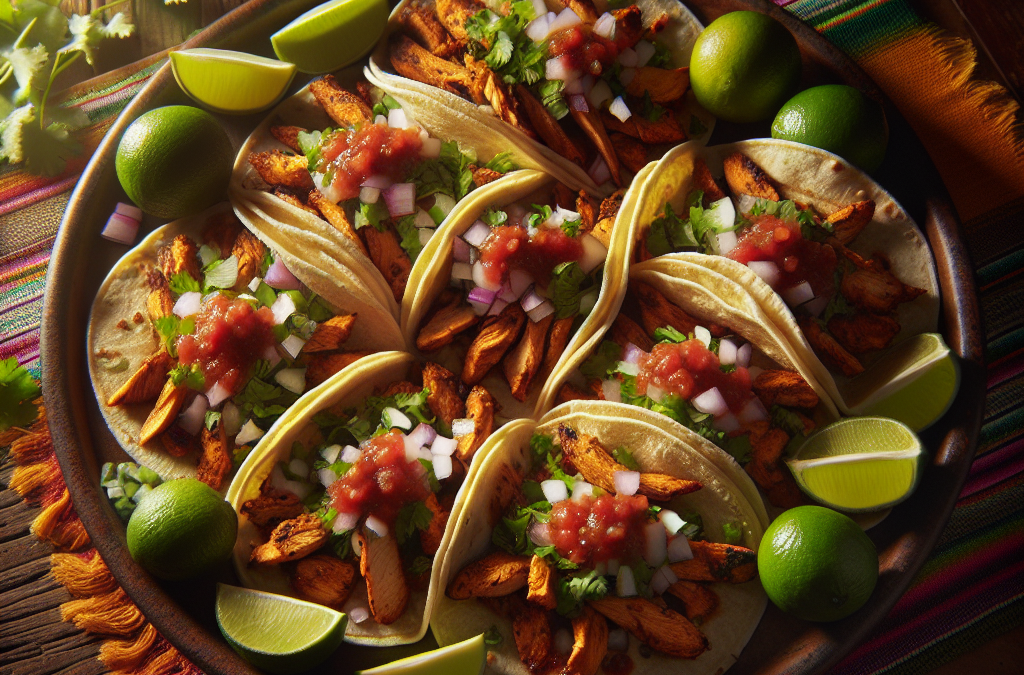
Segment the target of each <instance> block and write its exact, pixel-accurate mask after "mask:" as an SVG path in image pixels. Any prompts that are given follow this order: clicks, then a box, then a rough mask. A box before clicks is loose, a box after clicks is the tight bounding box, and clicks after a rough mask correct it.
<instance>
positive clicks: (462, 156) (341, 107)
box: [231, 69, 516, 318]
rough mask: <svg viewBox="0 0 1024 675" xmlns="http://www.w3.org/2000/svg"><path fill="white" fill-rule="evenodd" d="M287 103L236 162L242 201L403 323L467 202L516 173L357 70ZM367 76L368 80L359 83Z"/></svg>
mask: <svg viewBox="0 0 1024 675" xmlns="http://www.w3.org/2000/svg"><path fill="white" fill-rule="evenodd" d="M338 77H341V78H342V79H343V81H346V82H351V83H352V84H351V86H348V87H347V88H343V87H342V85H341V84H339V82H338V80H337V79H335V77H334V76H331V75H325V76H324V77H322V78H319V79H316V80H314V81H312V82H311V83H310V84H309V85H308V86H307V87H305V88H304V89H303V90H302V91H300V92H299V93H297V94H295V95H294V96H292V97H290V98H288V99H286V100H285V101H283V102H282V103H281V104H279V105H278V106H277V107H276V108H275V109H274V111H273V112H272V113H271V115H270V116H269V117H268V118H267V119H266V120H265V121H264V122H263V123H262V124H261V125H260V126H259V127H257V128H256V130H255V131H254V132H253V133H252V134H251V135H250V136H249V139H248V140H247V141H246V143H245V144H244V145H243V146H242V149H241V151H240V152H239V154H238V156H237V159H236V161H235V169H234V175H233V177H232V183H231V186H232V187H231V199H232V203H233V205H234V207H235V210H236V212H237V213H238V215H239V217H240V218H241V219H242V221H243V222H244V223H245V224H246V225H247V226H248V227H249V228H250V229H252V230H253V231H254V232H256V233H258V234H259V235H260V236H262V237H265V238H267V239H269V240H272V241H273V242H275V244H276V245H278V246H280V247H282V248H283V249H286V250H288V251H290V252H291V253H292V254H293V255H295V256H296V257H304V256H309V255H312V254H314V253H315V252H317V251H326V252H327V253H328V254H330V255H331V256H333V257H334V258H336V259H337V260H338V261H339V262H341V263H342V264H344V265H346V266H347V267H349V268H350V269H351V270H353V271H354V272H355V273H356V274H357V275H359V276H361V277H362V279H363V281H364V284H365V286H366V288H367V289H369V291H370V292H371V293H373V295H374V297H376V298H377V300H378V301H379V302H380V303H381V304H382V305H384V306H385V307H388V308H389V309H391V311H392V313H393V314H394V316H395V317H396V318H397V317H398V307H399V304H400V303H401V301H402V298H403V296H404V295H405V291H406V288H407V287H408V280H409V275H410V272H411V271H412V268H413V265H414V264H415V262H416V260H417V258H418V257H419V255H420V252H421V251H422V249H423V247H424V245H426V243H427V242H428V241H429V240H430V238H431V236H432V235H433V234H434V232H435V231H436V229H437V228H438V226H439V225H440V224H441V223H442V222H444V220H445V219H446V218H447V216H448V214H449V213H451V212H452V210H453V209H455V207H456V205H457V204H458V203H459V202H460V201H462V200H463V199H464V198H465V197H466V195H468V194H470V193H471V192H472V191H473V190H475V189H476V188H478V187H479V186H481V185H485V184H487V183H490V182H493V181H495V180H498V179H500V178H501V177H502V176H503V175H505V174H506V173H508V172H510V171H512V170H513V169H515V168H516V165H515V164H514V162H513V160H512V159H511V158H510V155H509V153H507V152H494V153H491V154H486V155H485V154H483V153H481V154H480V155H479V156H478V155H477V154H475V153H474V151H473V150H472V146H468V145H463V146H460V145H459V144H456V143H454V142H451V141H448V140H447V139H444V138H437V137H435V136H433V135H431V133H429V132H428V130H425V129H424V128H422V127H421V126H419V124H418V123H417V121H416V120H415V119H413V118H412V117H411V116H409V115H407V114H406V113H405V111H404V110H403V109H402V107H401V105H400V104H399V103H398V102H397V101H396V100H395V99H393V98H391V97H390V96H387V95H385V94H383V92H381V91H380V90H379V89H377V88H375V87H371V86H369V85H368V84H367V83H366V82H365V81H362V80H358V78H357V77H356V76H355V73H354V72H353V71H352V70H351V69H350V70H349V71H343V72H342V73H339V74H338ZM357 80H358V81H357Z"/></svg>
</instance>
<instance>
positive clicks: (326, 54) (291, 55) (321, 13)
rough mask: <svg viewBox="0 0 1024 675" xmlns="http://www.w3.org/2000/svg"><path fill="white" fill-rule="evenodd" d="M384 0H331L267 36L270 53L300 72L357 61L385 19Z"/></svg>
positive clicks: (330, 68) (323, 70) (317, 71)
mask: <svg viewBox="0 0 1024 675" xmlns="http://www.w3.org/2000/svg"><path fill="white" fill-rule="evenodd" d="M388 12H389V9H388V3H387V0H331V1H330V2H325V3H324V4H322V5H318V6H316V7H314V8H313V9H311V10H309V11H308V12H306V13H305V14H303V15H302V16H300V17H298V18H297V19H295V20H294V21H292V22H291V23H290V24H288V25H287V26H285V27H284V28H282V29H281V30H279V31H277V32H276V33H274V34H273V35H271V36H270V43H271V44H272V45H274V53H275V54H277V57H278V58H279V59H281V60H282V61H288V62H290V63H294V64H295V65H296V67H298V69H299V70H301V71H302V72H304V73H311V74H314V75H316V74H320V73H329V72H332V71H335V70H338V69H339V68H343V67H345V66H347V65H348V64H350V63H352V62H354V61H356V60H358V59H359V58H360V57H362V56H363V55H364V54H366V53H367V52H368V51H370V48H371V47H373V45H374V44H376V43H377V40H378V39H379V38H380V36H381V35H383V33H384V27H385V25H387V22H388Z"/></svg>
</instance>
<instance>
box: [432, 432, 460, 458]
mask: <svg viewBox="0 0 1024 675" xmlns="http://www.w3.org/2000/svg"><path fill="white" fill-rule="evenodd" d="M458 445H459V442H458V441H457V440H455V439H454V438H447V437H445V436H437V437H436V438H434V441H433V442H432V443H431V444H430V453H431V454H433V455H448V456H449V457H451V455H452V453H453V452H455V448H456V447H458Z"/></svg>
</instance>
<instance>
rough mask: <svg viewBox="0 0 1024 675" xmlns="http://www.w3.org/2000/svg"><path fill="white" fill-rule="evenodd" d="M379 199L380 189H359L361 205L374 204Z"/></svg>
mask: <svg viewBox="0 0 1024 675" xmlns="http://www.w3.org/2000/svg"><path fill="white" fill-rule="evenodd" d="M378 199H380V189H379V188H374V187H361V188H359V201H360V202H362V203H363V204H376V203H377V200H378Z"/></svg>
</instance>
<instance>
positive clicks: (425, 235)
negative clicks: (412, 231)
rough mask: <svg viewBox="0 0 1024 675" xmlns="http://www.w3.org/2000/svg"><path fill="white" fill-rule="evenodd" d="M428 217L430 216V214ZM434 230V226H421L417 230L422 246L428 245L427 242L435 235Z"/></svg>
mask: <svg viewBox="0 0 1024 675" xmlns="http://www.w3.org/2000/svg"><path fill="white" fill-rule="evenodd" d="M427 217H428V218H429V217H430V216H427ZM434 232H435V230H434V228H432V227H421V228H420V229H419V230H417V231H416V234H417V235H418V236H419V238H420V246H426V245H427V243H428V242H429V241H430V238H431V237H433V236H434Z"/></svg>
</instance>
